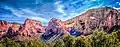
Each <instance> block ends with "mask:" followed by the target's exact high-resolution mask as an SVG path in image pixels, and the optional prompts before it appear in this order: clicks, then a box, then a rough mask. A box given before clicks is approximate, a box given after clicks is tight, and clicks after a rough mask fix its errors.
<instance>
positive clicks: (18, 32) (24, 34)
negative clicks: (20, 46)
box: [0, 7, 120, 42]
mask: <svg viewBox="0 0 120 47" xmlns="http://www.w3.org/2000/svg"><path fill="white" fill-rule="evenodd" d="M119 27H120V13H119V12H118V11H117V10H115V9H113V8H110V7H104V8H96V9H91V10H88V11H87V12H85V13H83V14H81V15H79V16H77V17H74V18H72V19H69V20H67V21H61V20H59V19H56V18H52V19H51V20H50V21H49V23H48V25H47V26H44V27H43V26H42V24H41V23H40V22H38V21H35V20H31V19H26V20H25V22H24V24H17V23H8V22H6V21H2V20H1V21H0V31H1V32H0V38H2V37H12V36H16V37H15V39H19V40H34V39H39V38H40V36H41V38H43V39H45V40H47V41H49V42H52V41H54V40H55V39H58V38H62V36H63V35H64V34H70V35H73V36H80V35H88V34H91V33H92V30H94V29H96V28H97V29H98V30H102V29H104V30H105V31H106V32H108V33H110V32H111V31H112V30H113V29H116V28H117V29H120V28H119ZM8 34H9V35H8Z"/></svg>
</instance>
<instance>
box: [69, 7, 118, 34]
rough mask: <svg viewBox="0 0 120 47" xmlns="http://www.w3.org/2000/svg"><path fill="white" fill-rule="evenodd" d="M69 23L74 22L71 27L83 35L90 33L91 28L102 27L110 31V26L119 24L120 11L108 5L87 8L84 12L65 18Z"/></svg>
mask: <svg viewBox="0 0 120 47" xmlns="http://www.w3.org/2000/svg"><path fill="white" fill-rule="evenodd" d="M67 22H69V24H71V23H75V26H74V27H73V28H75V29H77V30H79V31H80V32H82V33H83V35H87V34H91V33H92V31H91V30H93V29H96V28H98V29H99V30H101V29H102V28H103V29H104V30H105V31H107V32H111V31H110V30H111V29H112V27H114V26H116V27H119V26H120V13H119V12H118V11H117V10H115V9H113V8H110V7H104V8H96V9H91V10H88V11H87V12H86V13H84V14H82V15H79V16H77V17H74V18H72V19H69V20H67Z"/></svg>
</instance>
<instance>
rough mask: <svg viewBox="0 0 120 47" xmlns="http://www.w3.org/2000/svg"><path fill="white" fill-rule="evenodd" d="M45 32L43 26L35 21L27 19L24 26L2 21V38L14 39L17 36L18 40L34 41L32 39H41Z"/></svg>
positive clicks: (0, 34)
mask: <svg viewBox="0 0 120 47" xmlns="http://www.w3.org/2000/svg"><path fill="white" fill-rule="evenodd" d="M44 32H45V31H44V28H43V27H42V24H41V23H40V22H38V21H35V20H31V19H26V21H25V23H24V24H23V25H22V24H18V23H8V22H6V21H3V20H1V21H0V38H3V37H9V38H12V37H14V36H15V37H14V38H15V39H16V40H27V39H28V40H32V38H33V39H35V38H36V39H39V37H40V34H41V33H44Z"/></svg>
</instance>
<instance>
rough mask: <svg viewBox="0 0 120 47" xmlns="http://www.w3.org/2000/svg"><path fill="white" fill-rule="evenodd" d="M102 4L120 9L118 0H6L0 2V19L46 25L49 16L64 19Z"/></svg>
mask: <svg viewBox="0 0 120 47" xmlns="http://www.w3.org/2000/svg"><path fill="white" fill-rule="evenodd" d="M104 6H109V7H113V8H115V9H117V10H120V0H110V1H108V0H6V1H2V2H0V20H6V21H9V22H18V23H23V22H24V21H25V19H26V18H30V19H34V20H37V21H41V23H42V24H43V25H46V24H47V23H48V21H49V20H50V19H51V18H58V19H61V20H63V21H64V20H68V19H70V18H73V17H75V16H77V15H80V14H81V13H84V12H85V11H87V10H89V9H92V8H98V7H104Z"/></svg>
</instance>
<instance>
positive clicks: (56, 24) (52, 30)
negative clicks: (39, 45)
mask: <svg viewBox="0 0 120 47" xmlns="http://www.w3.org/2000/svg"><path fill="white" fill-rule="evenodd" d="M45 31H46V32H45V33H44V34H43V35H42V37H43V39H45V40H50V41H52V40H54V39H56V38H59V37H60V36H62V35H63V34H64V33H67V30H66V28H65V25H64V23H63V22H62V21H61V20H59V19H55V18H52V19H51V20H50V22H49V23H48V26H46V27H45Z"/></svg>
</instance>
